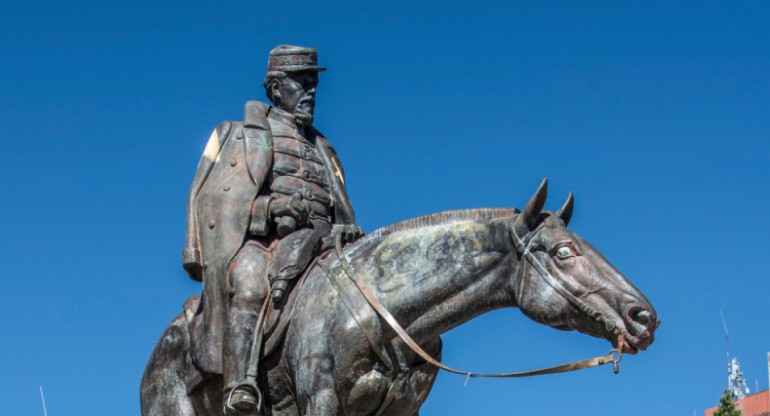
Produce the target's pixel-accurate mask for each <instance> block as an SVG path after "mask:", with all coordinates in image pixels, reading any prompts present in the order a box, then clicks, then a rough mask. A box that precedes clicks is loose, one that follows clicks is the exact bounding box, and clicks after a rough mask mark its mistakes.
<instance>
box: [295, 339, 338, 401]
mask: <svg viewBox="0 0 770 416" xmlns="http://www.w3.org/2000/svg"><path fill="white" fill-rule="evenodd" d="M297 389H298V390H299V391H301V393H300V394H299V398H300V403H299V404H300V409H304V412H302V415H303V416H338V415H340V414H342V413H341V410H340V400H339V398H338V397H337V392H336V390H335V389H334V357H333V356H332V355H331V354H314V355H312V356H309V357H306V358H305V359H304V360H303V362H302V365H301V366H300V368H299V371H298V374H297ZM303 402H304V403H303Z"/></svg>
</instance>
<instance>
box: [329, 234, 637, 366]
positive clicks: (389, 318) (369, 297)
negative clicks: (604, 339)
mask: <svg viewBox="0 0 770 416" xmlns="http://www.w3.org/2000/svg"><path fill="white" fill-rule="evenodd" d="M516 238H517V239H518V236H516ZM519 242H520V241H519ZM334 246H335V249H336V251H337V258H339V260H340V264H341V265H342V269H343V270H344V271H345V274H346V275H347V276H348V278H349V279H350V280H352V281H353V283H354V284H355V285H356V287H357V288H358V290H359V291H360V292H361V294H362V295H363V296H364V298H365V299H366V301H367V302H369V305H370V306H371V307H372V308H373V309H374V310H375V311H376V312H377V313H378V314H379V315H380V316H381V317H382V318H383V319H385V321H386V322H387V323H388V324H389V325H390V327H391V328H392V329H393V330H394V331H395V332H396V334H397V335H398V336H399V338H401V340H402V341H404V343H405V344H406V345H407V346H409V348H411V349H412V351H414V352H415V353H416V354H417V355H419V356H420V358H422V359H423V360H425V361H426V362H428V363H430V364H432V365H433V366H435V367H437V368H440V369H442V370H444V371H448V372H450V373H455V374H461V375H464V376H466V377H468V378H471V377H473V378H478V377H490V378H512V377H528V376H537V375H543V374H556V373H565V372H569V371H575V370H582V369H584V368H591V367H598V366H600V365H605V364H609V363H613V366H614V371H615V374H617V373H618V363H620V360H621V359H622V358H623V357H622V353H621V350H622V342H623V337H622V335H619V337H618V348H616V349H612V350H610V352H609V353H607V355H604V356H601V357H594V358H588V359H585V360H581V361H575V362H571V363H567V364H562V365H557V366H553V367H546V368H541V369H538V370H529V371H519V372H513V373H489V374H483V373H474V372H470V371H462V370H457V369H454V368H452V367H449V366H446V365H444V364H442V363H441V362H440V361H438V360H436V359H434V358H433V357H431V356H430V354H428V353H427V352H425V350H423V349H422V347H420V345H419V344H417V342H415V340H414V339H412V337H410V336H409V334H407V333H406V330H404V328H403V327H402V326H401V325H400V324H399V323H398V321H396V318H394V317H393V315H392V314H391V313H390V311H388V309H387V308H385V306H384V305H383V304H382V303H381V302H380V301H379V300H377V298H376V297H375V296H374V294H373V293H372V292H371V290H369V288H368V287H367V286H366V285H365V284H364V283H363V282H362V281H360V280H359V279H356V272H355V270H353V268H352V267H351V266H350V263H348V260H347V258H345V256H344V254H343V253H342V233H338V234H337V235H336V237H335V239H334ZM524 256H525V257H527V261H528V262H529V263H530V264H533V265H534V264H539V262H538V261H537V258H535V257H534V256H533V255H532V254H531V253H530V252H529V251H528V250H525V253H524ZM536 268H537V267H536ZM543 271H545V268H544V267H542V265H540V268H539V269H538V272H539V274H540V275H541V276H544V274H543ZM549 277H551V276H550V275H549ZM546 281H547V282H548V283H549V284H551V282H550V281H549V280H548V279H546ZM555 283H557V284H558V282H555ZM559 287H560V289H561V290H559V289H556V288H555V287H554V289H556V290H557V292H559V293H561V291H564V292H566V289H564V287H563V286H561V285H559ZM566 293H568V292H566ZM573 298H574V299H575V300H577V301H579V299H577V298H575V296H574V295H572V294H569V297H567V299H569V300H570V302H572V299H573ZM580 303H581V304H582V302H580ZM584 306H585V307H586V308H589V309H590V307H588V305H584ZM581 310H583V308H581ZM591 316H592V317H593V318H594V319H597V316H596V313H594V314H591ZM598 316H599V318H601V315H600V314H599V315H598Z"/></svg>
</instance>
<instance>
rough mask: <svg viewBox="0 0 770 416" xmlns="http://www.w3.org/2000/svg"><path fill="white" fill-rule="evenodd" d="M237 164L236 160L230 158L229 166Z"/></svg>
mask: <svg viewBox="0 0 770 416" xmlns="http://www.w3.org/2000/svg"><path fill="white" fill-rule="evenodd" d="M237 164H238V162H236V161H234V160H231V161H230V166H235V165H237Z"/></svg>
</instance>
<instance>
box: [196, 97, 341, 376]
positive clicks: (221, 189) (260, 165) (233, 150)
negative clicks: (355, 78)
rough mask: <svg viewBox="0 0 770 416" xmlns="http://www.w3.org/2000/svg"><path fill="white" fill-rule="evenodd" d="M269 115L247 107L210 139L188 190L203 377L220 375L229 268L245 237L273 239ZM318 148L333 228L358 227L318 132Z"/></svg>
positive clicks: (261, 107) (254, 105)
mask: <svg viewBox="0 0 770 416" xmlns="http://www.w3.org/2000/svg"><path fill="white" fill-rule="evenodd" d="M270 109H271V107H270V106H269V105H267V104H265V103H262V102H259V101H248V102H246V105H245V112H244V113H245V114H244V120H243V122H242V123H241V122H232V121H226V122H223V123H221V124H219V125H218V126H217V128H216V129H214V131H213V132H212V134H211V137H210V138H209V141H208V143H207V144H206V148H205V150H204V152H203V156H202V157H201V160H200V162H199V164H198V169H197V172H196V173H195V177H194V178H193V182H192V185H191V186H190V193H189V196H188V205H187V235H186V244H185V249H184V251H183V254H182V257H183V265H184V268H185V270H187V272H188V273H189V274H190V277H191V278H192V279H195V280H198V281H202V282H203V295H202V298H201V300H202V301H201V303H200V305H199V307H198V310H197V311H196V313H195V316H194V318H193V320H192V323H191V327H190V329H191V333H192V345H191V350H192V355H193V360H194V361H195V363H196V364H197V365H198V366H199V367H201V368H202V369H203V370H204V371H207V372H211V373H221V372H222V360H221V348H222V337H223V332H224V327H225V323H226V322H227V321H226V319H227V304H228V293H229V282H228V279H227V267H228V265H229V263H230V260H231V259H232V258H233V256H235V254H236V253H237V252H238V250H239V249H240V248H241V246H242V245H243V243H244V241H245V239H246V238H247V236H252V237H254V238H259V236H267V235H268V234H269V233H270V231H271V223H270V221H269V219H268V202H269V199H270V198H269V189H268V186H266V185H267V179H268V178H269V175H270V174H271V172H272V162H273V142H272V134H271V133H270V126H269V123H268V121H267V114H268V113H269V111H270ZM309 135H314V136H315V143H316V147H317V149H318V150H319V154H320V155H321V159H323V162H324V165H325V166H326V169H327V171H328V172H329V177H330V182H331V196H332V205H333V212H334V218H333V223H335V224H355V213H354V211H353V207H352V205H351V204H350V200H349V199H348V196H347V192H346V190H345V180H344V174H343V171H342V165H341V164H340V162H339V159H338V158H337V155H336V152H335V151H334V149H333V148H332V146H331V144H330V143H329V141H328V140H326V138H324V137H323V136H322V135H321V134H320V133H319V132H318V131H317V130H315V129H310V132H309Z"/></svg>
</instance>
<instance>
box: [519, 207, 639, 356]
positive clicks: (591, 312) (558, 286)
mask: <svg viewBox="0 0 770 416" xmlns="http://www.w3.org/2000/svg"><path fill="white" fill-rule="evenodd" d="M544 226H545V221H543V222H542V223H541V224H540V225H539V226H537V228H535V229H534V230H533V231H532V235H531V237H530V238H529V241H527V242H526V243H525V242H524V241H522V240H521V239H520V238H519V236H518V235H516V228H515V227H513V229H512V230H511V236H512V237H513V244H514V246H515V247H516V251H517V252H518V253H520V255H521V258H523V259H525V260H526V261H527V263H529V265H530V266H532V268H534V269H535V270H536V271H537V274H538V275H540V277H541V278H542V279H543V280H545V282H546V283H548V285H549V286H551V288H553V290H555V291H556V292H557V293H558V294H560V295H561V296H562V297H564V298H565V299H567V300H568V301H569V302H570V303H571V304H572V305H573V306H575V307H576V308H578V309H579V310H580V311H582V312H583V313H585V314H586V315H588V316H590V317H591V318H593V319H594V320H596V321H597V322H599V323H600V324H602V325H604V328H605V329H607V331H609V332H611V333H613V334H614V335H615V336H616V337H619V339H623V340H625V334H624V333H623V331H621V330H620V328H618V327H617V325H615V323H614V322H612V321H610V320H608V319H606V318H605V317H604V315H602V313H601V312H599V311H597V310H595V309H594V308H592V307H591V306H590V305H588V304H586V303H585V302H583V301H582V300H581V299H580V298H578V297H577V296H575V295H574V294H572V292H570V291H569V290H568V289H567V288H566V287H564V284H563V282H568V279H567V278H566V277H565V276H564V275H563V274H562V273H561V271H559V270H558V269H556V270H554V271H553V272H549V271H548V270H547V269H546V268H545V266H544V265H543V263H541V262H540V260H538V258H537V257H535V255H534V254H533V252H532V250H531V247H532V245H531V244H530V243H531V242H532V240H533V239H534V237H535V235H536V234H537V233H538V232H540V230H541V229H543V227H544ZM621 347H622V346H621V345H620V344H619V345H618V349H621Z"/></svg>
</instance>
